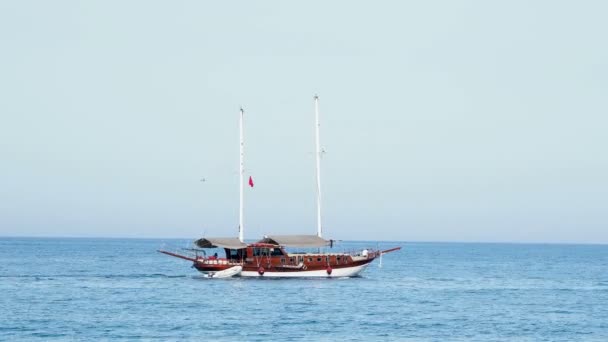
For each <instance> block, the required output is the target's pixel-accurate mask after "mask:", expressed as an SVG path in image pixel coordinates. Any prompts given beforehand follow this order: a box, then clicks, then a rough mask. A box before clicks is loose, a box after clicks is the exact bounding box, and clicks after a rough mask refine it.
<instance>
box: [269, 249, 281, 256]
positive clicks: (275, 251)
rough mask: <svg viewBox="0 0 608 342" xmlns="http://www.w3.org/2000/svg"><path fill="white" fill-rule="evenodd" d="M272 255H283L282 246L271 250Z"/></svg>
mask: <svg viewBox="0 0 608 342" xmlns="http://www.w3.org/2000/svg"><path fill="white" fill-rule="evenodd" d="M270 255H272V256H277V255H283V251H281V249H280V248H274V249H272V250H271V254H270Z"/></svg>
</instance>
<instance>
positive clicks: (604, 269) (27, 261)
mask: <svg viewBox="0 0 608 342" xmlns="http://www.w3.org/2000/svg"><path fill="white" fill-rule="evenodd" d="M165 242H170V243H171V244H173V245H184V243H185V242H184V240H179V241H177V240H174V241H169V240H165ZM161 243H162V240H138V239H34V238H2V239H0V340H6V341H12V340H40V341H48V340H70V341H73V340H83V341H84V340H86V341H93V340H161V341H166V340H175V341H187V340H193V341H201V340H214V341H237V340H238V341H269V340H270V341H275V340H287V341H290V340H307V341H316V340H325V341H336V340H340V341H389V340H390V341H392V340H404V341H407V340H411V341H446V340H447V341H452V340H454V341H458V340H467V341H468V340H477V341H575V340H578V341H608V246H599V245H541V244H473V243H471V244H464V243H463V244H460V243H402V242H392V243H391V242H382V243H380V244H379V246H380V247H382V248H389V247H393V246H395V245H400V246H402V247H403V250H401V251H398V252H395V253H391V254H387V255H385V256H384V258H383V267H382V268H380V267H379V263H378V261H375V262H374V263H373V264H372V265H371V266H370V267H369V268H368V269H367V270H366V271H365V272H364V273H363V275H362V276H361V277H358V278H347V279H247V278H234V279H204V278H201V277H200V276H199V275H198V273H197V272H196V271H195V270H194V269H192V268H190V263H189V262H187V261H184V260H179V259H175V258H171V257H168V256H165V255H162V254H159V253H157V252H156V249H158V248H159V247H160V246H161ZM364 246H371V247H376V243H365V242H345V243H342V244H341V245H340V246H339V247H337V249H342V248H344V249H352V248H359V247H364Z"/></svg>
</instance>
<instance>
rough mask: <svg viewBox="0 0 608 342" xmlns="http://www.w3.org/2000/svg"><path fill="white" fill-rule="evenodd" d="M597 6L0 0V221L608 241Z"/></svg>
mask: <svg viewBox="0 0 608 342" xmlns="http://www.w3.org/2000/svg"><path fill="white" fill-rule="evenodd" d="M606 13H608V5H607V4H606V2H604V1H501V2H498V1H416V2H414V1H410V2H406V1H391V2H387V1H367V2H355V1H331V2H329V1H306V2H299V3H295V2H287V1H265V2H261V1H260V2H256V3H255V4H254V2H252V1H242V2H222V1H213V2H211V1H164V2H159V1H1V2H0V44H1V45H0V46H1V51H0V52H1V53H0V94H1V95H0V156H1V159H0V160H1V163H2V164H1V167H0V235H25V236H41V235H44V236H118V237H123V236H125V237H184V238H196V237H199V236H201V235H202V234H203V232H205V233H206V235H207V236H211V235H215V236H220V235H221V236H230V235H233V236H236V234H237V224H238V187H237V169H238V165H237V162H238V155H237V152H238V131H237V113H238V108H239V106H241V105H242V106H243V107H244V108H245V110H246V127H245V132H246V150H247V155H246V166H247V175H250V174H251V175H253V177H254V180H255V182H256V186H255V188H254V189H247V191H246V199H245V201H246V209H245V210H246V217H245V221H246V232H245V235H246V238H257V237H260V236H261V235H262V234H264V233H281V234H288V233H311V234H312V233H314V232H315V209H314V204H315V202H314V160H313V154H312V151H313V149H314V148H313V102H312V97H313V95H314V94H315V93H316V94H319V96H320V97H321V112H322V118H321V120H322V132H321V134H322V135H321V141H322V145H323V146H324V148H325V150H326V151H327V154H326V155H325V157H324V159H323V164H322V169H323V191H324V208H323V209H324V226H325V232H326V236H328V237H333V238H336V239H370V240H408V241H411V240H433V241H508V242H541V241H542V242H587V243H593V242H597V243H600V242H601V243H608V208H607V207H608V154H607V153H606V149H607V147H608V137H607V133H606V132H607V130H608V118H607V114H608V101H607V99H608V97H607V94H608V92H607V91H608V44H606V35H607V33H608V21H606ZM201 178H205V179H206V182H204V183H203V182H200V181H199V180H200V179H201Z"/></svg>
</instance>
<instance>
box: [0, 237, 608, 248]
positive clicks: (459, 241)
mask: <svg viewBox="0 0 608 342" xmlns="http://www.w3.org/2000/svg"><path fill="white" fill-rule="evenodd" d="M5 238H8V239H100V240H101V239H107V240H123V239H124V240H127V239H128V240H165V239H167V240H192V241H194V240H196V239H193V238H191V237H190V238H186V237H137V236H75V235H72V236H70V235H64V236H57V235H0V239H5ZM245 240H248V239H245ZM252 241H257V239H254V240H252ZM334 241H345V242H401V243H464V244H505V245H507V244H511V245H519V244H521V245H598V246H605V245H608V242H567V241H495V240H488V241H483V240H482V241H479V240H477V241H476V240H385V239H380V240H365V239H353V240H344V239H340V240H334Z"/></svg>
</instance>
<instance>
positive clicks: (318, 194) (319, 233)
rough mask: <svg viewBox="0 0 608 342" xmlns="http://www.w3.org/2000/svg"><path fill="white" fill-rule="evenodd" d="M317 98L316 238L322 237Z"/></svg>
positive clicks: (317, 104)
mask: <svg viewBox="0 0 608 342" xmlns="http://www.w3.org/2000/svg"><path fill="white" fill-rule="evenodd" d="M319 126H320V124H319V97H318V96H317V95H315V144H316V148H317V150H316V152H315V155H316V157H317V158H316V159H317V236H318V237H322V232H323V231H322V229H321V148H320V145H319Z"/></svg>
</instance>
